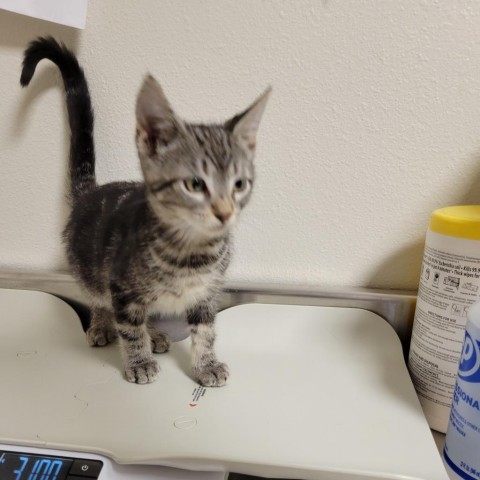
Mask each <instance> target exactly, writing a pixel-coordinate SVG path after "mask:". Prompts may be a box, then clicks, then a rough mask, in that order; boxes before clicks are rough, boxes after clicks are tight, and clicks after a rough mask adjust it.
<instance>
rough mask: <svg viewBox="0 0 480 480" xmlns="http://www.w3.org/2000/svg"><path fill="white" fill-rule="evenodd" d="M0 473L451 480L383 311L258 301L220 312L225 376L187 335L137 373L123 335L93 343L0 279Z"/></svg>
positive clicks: (5, 476) (201, 479)
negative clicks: (211, 373)
mask: <svg viewBox="0 0 480 480" xmlns="http://www.w3.org/2000/svg"><path fill="white" fill-rule="evenodd" d="M0 307H1V312H2V315H1V319H0V332H1V334H0V382H1V390H0V479H1V480H65V479H69V480H88V479H93V478H98V479H99V480H120V479H122V480H123V479H129V480H147V479H148V480H153V479H159V478H160V479H172V480H173V479H175V480H177V479H178V480H190V479H191V480H207V479H211V480H223V479H224V478H225V477H226V475H227V474H229V473H231V472H236V473H237V474H247V475H254V476H259V477H267V478H290V479H298V480H313V479H318V480H347V479H348V480H360V479H362V480H373V479H376V480H378V479H398V480H400V479H402V480H407V479H412V480H413V479H416V480H444V479H447V476H446V473H445V470H444V468H443V465H442V463H441V459H440V456H439V454H438V451H437V449H436V447H435V444H434V441H433V439H432V435H431V433H430V430H429V428H428V425H427V422H426V420H425V418H424V416H423V414H422V410H421V407H420V404H419V402H418V400H417V397H416V394H415V391H414V388H413V386H412V383H411V381H410V378H409V376H408V372H407V369H406V367H405V363H404V358H403V353H402V348H401V344H400V341H399V339H398V337H397V335H396V333H395V332H394V330H393V329H392V327H391V326H390V325H389V324H388V323H387V322H385V320H383V319H382V318H381V317H380V316H378V315H375V314H374V313H371V312H368V311H365V310H360V309H354V308H349V309H347V308H335V307H313V306H298V305H264V304H248V305H241V306H236V307H233V308H230V309H228V310H225V311H223V312H221V313H220V314H219V315H218V320H217V333H218V341H217V352H218V356H219V358H220V359H221V360H222V361H225V362H226V363H228V365H229V367H230V371H231V378H230V380H229V383H228V385H227V386H225V387H222V388H209V389H205V388H203V387H200V386H199V385H197V384H196V383H195V382H194V381H193V380H192V379H191V377H190V373H189V371H190V368H189V365H190V352H189V347H190V341H189V340H188V339H186V340H183V341H179V342H177V343H175V344H173V345H172V349H171V351H170V352H169V353H165V354H162V355H158V356H156V358H157V359H158V361H159V363H160V366H161V373H160V375H159V377H158V379H157V380H156V381H155V382H154V383H152V384H149V385H135V384H131V383H128V382H127V381H126V380H125V379H124V376H123V370H122V362H121V358H120V352H119V351H118V346H117V345H115V344H113V345H109V346H108V347H104V348H90V347H88V346H87V343H86V340H85V334H84V332H83V330H82V327H81V324H80V321H79V317H78V316H77V314H76V313H75V311H74V310H73V309H72V308H71V307H70V306H69V305H68V304H67V303H65V302H63V301H62V300H60V299H58V298H56V297H54V296H52V295H49V294H46V293H40V292H35V291H23V290H6V289H4V290H1V289H0Z"/></svg>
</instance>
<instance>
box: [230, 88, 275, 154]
mask: <svg viewBox="0 0 480 480" xmlns="http://www.w3.org/2000/svg"><path fill="white" fill-rule="evenodd" d="M271 91H272V88H271V87H268V88H267V89H266V90H265V92H264V93H263V94H262V95H261V96H260V97H259V98H258V99H257V100H256V101H255V102H254V103H253V104H252V105H251V106H250V107H248V108H247V109H246V110H245V111H244V112H242V113H240V114H238V115H235V117H233V118H232V119H230V120H228V121H227V122H226V123H225V128H226V129H227V130H229V131H230V132H232V134H233V136H234V138H235V139H236V140H237V142H238V143H239V144H240V146H242V147H243V148H245V149H246V150H247V151H250V152H252V153H253V152H254V150H255V145H256V141H257V130H258V127H259V125H260V120H261V118H262V115H263V111H264V110H265V106H266V105H267V100H268V97H269V96H270V93H271Z"/></svg>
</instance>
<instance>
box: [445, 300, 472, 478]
mask: <svg viewBox="0 0 480 480" xmlns="http://www.w3.org/2000/svg"><path fill="white" fill-rule="evenodd" d="M443 458H444V461H445V465H446V467H447V471H448V473H449V475H450V478H452V479H460V478H462V479H467V480H479V479H480V303H476V304H475V305H474V306H473V307H472V308H470V310H469V312H468V322H467V329H466V332H465V341H464V343H463V349H462V354H461V356H460V363H459V366H458V375H457V382H456V384H455V390H454V393H453V403H452V410H451V412H450V422H449V424H448V430H447V437H446V439H445V448H444V450H443Z"/></svg>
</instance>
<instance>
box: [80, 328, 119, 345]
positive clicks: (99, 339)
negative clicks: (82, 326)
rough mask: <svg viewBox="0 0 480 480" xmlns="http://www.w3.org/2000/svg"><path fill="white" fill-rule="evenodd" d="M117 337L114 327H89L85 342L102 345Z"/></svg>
mask: <svg viewBox="0 0 480 480" xmlns="http://www.w3.org/2000/svg"><path fill="white" fill-rule="evenodd" d="M116 338H117V331H116V330H115V329H114V328H100V327H90V328H89V329H88V330H87V342H88V344H89V345H90V346H91V347H103V346H104V345H107V344H108V343H110V342H113V341H114V340H115V339H116Z"/></svg>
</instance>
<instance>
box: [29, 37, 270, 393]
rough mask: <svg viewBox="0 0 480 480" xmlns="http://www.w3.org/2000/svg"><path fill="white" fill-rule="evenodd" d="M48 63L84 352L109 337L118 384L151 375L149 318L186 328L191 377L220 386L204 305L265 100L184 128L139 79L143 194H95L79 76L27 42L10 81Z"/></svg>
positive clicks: (219, 272)
mask: <svg viewBox="0 0 480 480" xmlns="http://www.w3.org/2000/svg"><path fill="white" fill-rule="evenodd" d="M44 58H46V59H49V60H51V61H52V62H53V63H55V64H56V65H57V66H58V68H59V69H60V72H61V74H62V77H63V82H64V86H65V93H66V102H67V109H68V117H69V123H70V130H71V145H70V176H71V203H72V211H71V215H70V219H69V222H68V225H67V226H66V228H65V231H64V241H65V244H66V249H67V256H68V260H69V263H70V266H71V269H72V272H73V274H74V276H75V277H76V279H77V280H78V281H79V282H80V284H81V286H82V287H83V288H84V290H85V291H86V292H87V293H88V295H89V298H90V299H91V312H92V315H91V324H90V327H89V328H88V330H87V340H88V343H89V344H90V345H92V346H94V345H96V346H101V345H105V344H107V343H109V342H111V341H112V340H114V339H115V338H116V337H117V336H118V337H119V340H120V345H121V351H122V355H123V361H124V366H125V374H126V378H127V380H128V381H129V382H135V383H150V382H153V381H154V380H155V378H156V377H157V375H158V373H159V367H158V364H157V362H156V360H155V359H154V357H153V355H152V352H154V353H162V352H166V351H167V350H168V349H169V347H170V340H169V339H168V337H167V336H166V335H165V334H164V333H162V332H159V331H156V330H155V329H153V328H152V327H151V326H150V325H149V317H151V316H152V315H153V314H160V315H169V314H181V315H184V316H185V317H186V318H187V321H188V325H189V329H190V336H191V342H192V360H191V361H192V373H193V376H194V377H195V379H196V380H197V381H198V382H199V383H200V384H202V385H205V386H222V385H225V383H226V381H227V378H228V368H227V366H226V365H225V364H224V363H221V362H220V361H218V359H217V357H216V355H215V351H214V340H215V333H214V319H215V314H216V313H217V305H216V298H217V295H218V293H219V290H220V288H221V285H222V280H223V277H224V274H225V270H226V269H227V267H228V264H229V261H230V255H231V238H230V236H231V233H230V231H231V228H232V226H233V225H234V223H235V222H236V220H237V218H238V215H239V213H240V211H241V210H242V209H243V207H245V205H246V204H247V202H248V200H249V198H250V194H251V192H252V187H253V183H254V166H253V157H254V152H255V137H256V133H257V129H258V126H259V122H260V119H261V116H262V114H263V111H264V108H265V105H266V103H267V99H268V96H269V93H270V90H267V91H266V92H265V93H264V94H263V95H262V96H261V97H260V98H259V99H258V100H257V101H256V102H255V103H253V105H251V106H250V107H249V108H248V109H247V110H245V111H244V112H242V113H240V114H239V115H236V116H235V117H233V118H232V119H230V120H228V121H227V122H225V123H224V124H218V125H196V124H195V125H194V124H189V123H186V122H184V121H183V120H181V119H180V118H179V117H178V116H177V115H176V114H175V113H174V111H173V110H172V107H171V106H170V104H169V102H168V100H167V98H166V97H165V94H164V92H163V90H162V88H161V87H160V85H159V84H158V83H157V82H156V80H155V79H154V78H153V77H152V76H150V75H147V77H146V78H145V79H144V81H143V85H142V86H141V89H140V92H139V94H138V97H137V103H136V119H137V131H136V145H137V151H138V156H139V159H140V164H141V167H142V171H143V176H144V180H145V181H144V182H142V183H139V182H114V183H108V184H106V185H101V186H99V185H97V183H96V180H95V154H94V142H93V122H94V118H93V111H92V106H91V100H90V94H89V90H88V86H87V82H86V79H85V76H84V72H83V69H82V68H81V67H80V65H79V63H78V61H77V59H76V58H75V56H74V55H73V54H72V53H71V52H70V51H69V50H67V48H66V47H65V46H64V45H61V44H59V43H57V42H56V41H55V40H54V39H53V38H39V39H37V40H35V41H33V42H32V43H31V44H30V45H29V47H28V48H27V50H26V51H25V54H24V60H23V70H22V75H21V79H20V83H21V85H22V86H24V87H25V86H27V85H28V84H29V83H30V80H31V79H32V77H33V74H34V72H35V68H36V66H37V64H38V62H39V61H40V60H42V59H44Z"/></svg>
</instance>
